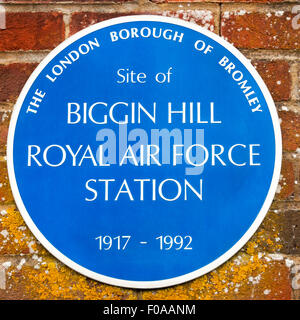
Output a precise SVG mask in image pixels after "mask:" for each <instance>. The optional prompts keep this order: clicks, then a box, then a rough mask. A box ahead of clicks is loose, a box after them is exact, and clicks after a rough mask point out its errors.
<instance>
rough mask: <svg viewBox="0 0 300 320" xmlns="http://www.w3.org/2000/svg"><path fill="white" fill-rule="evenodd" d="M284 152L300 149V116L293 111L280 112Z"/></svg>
mask: <svg viewBox="0 0 300 320" xmlns="http://www.w3.org/2000/svg"><path fill="white" fill-rule="evenodd" d="M279 117H280V119H281V133H282V144H283V150H285V151H296V150H297V148H300V115H299V114H296V113H295V112H292V111H280V112H279Z"/></svg>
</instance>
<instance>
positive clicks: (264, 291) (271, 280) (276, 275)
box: [249, 260, 292, 300]
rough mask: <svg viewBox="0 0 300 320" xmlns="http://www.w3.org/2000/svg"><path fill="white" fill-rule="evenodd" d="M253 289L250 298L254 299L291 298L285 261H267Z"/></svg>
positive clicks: (288, 274)
mask: <svg viewBox="0 0 300 320" xmlns="http://www.w3.org/2000/svg"><path fill="white" fill-rule="evenodd" d="M253 289H254V290H253V293H252V294H251V298H252V299H255V300H290V299H291V298H292V287H291V284H290V271H289V268H288V267H287V266H286V265H285V261H284V260H282V261H274V262H272V263H269V265H268V268H267V269H266V271H265V272H264V273H263V274H262V275H261V279H260V281H259V283H258V284H257V285H255V287H254V288H253ZM249 293H250V292H249ZM249 298H250V297H249ZM251 298H250V299H251Z"/></svg>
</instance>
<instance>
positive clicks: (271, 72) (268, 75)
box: [253, 60, 292, 101]
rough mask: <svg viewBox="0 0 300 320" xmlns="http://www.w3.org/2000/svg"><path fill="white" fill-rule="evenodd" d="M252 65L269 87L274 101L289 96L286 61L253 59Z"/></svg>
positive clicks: (284, 99)
mask: <svg viewBox="0 0 300 320" xmlns="http://www.w3.org/2000/svg"><path fill="white" fill-rule="evenodd" d="M253 64H254V66H255V68H256V69H257V71H258V73H259V74H260V75H261V77H262V78H263V80H264V81H265V83H266V85H267V87H268V88H269V90H270V92H271V95H272V97H273V99H274V101H286V100H289V99H290V97H291V87H292V80H291V75H290V65H289V63H288V62H286V61H282V60H278V61H254V63H253Z"/></svg>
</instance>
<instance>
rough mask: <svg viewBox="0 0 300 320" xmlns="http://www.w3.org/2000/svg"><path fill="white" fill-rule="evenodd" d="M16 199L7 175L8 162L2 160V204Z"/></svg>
mask: <svg viewBox="0 0 300 320" xmlns="http://www.w3.org/2000/svg"><path fill="white" fill-rule="evenodd" d="M13 201H14V198H13V195H12V192H11V189H10V186H9V181H8V175H7V168H6V162H0V204H8V203H12V202H13Z"/></svg>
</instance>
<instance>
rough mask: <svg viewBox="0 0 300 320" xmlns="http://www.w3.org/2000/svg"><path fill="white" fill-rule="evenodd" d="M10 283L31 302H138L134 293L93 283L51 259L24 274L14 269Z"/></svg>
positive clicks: (24, 271)
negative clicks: (59, 300)
mask: <svg viewBox="0 0 300 320" xmlns="http://www.w3.org/2000/svg"><path fill="white" fill-rule="evenodd" d="M10 272H11V280H12V282H13V284H14V285H16V286H17V285H22V286H23V287H24V290H25V293H26V295H27V296H28V297H30V298H31V299H53V300H57V299H66V300H68V299H85V300H122V299H130V300H135V299H136V294H135V292H134V291H133V290H128V289H122V288H118V287H113V286H109V285H105V284H102V283H99V282H97V281H93V280H90V279H88V278H86V277H84V276H82V275H80V274H79V273H76V272H75V271H73V270H71V269H69V268H68V267H66V266H64V265H62V264H61V263H59V262H57V261H56V260H54V259H52V258H46V259H43V261H42V262H41V263H36V264H35V262H31V263H30V264H27V265H24V266H23V267H22V269H21V270H18V269H17V268H12V270H11V271H10Z"/></svg>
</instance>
